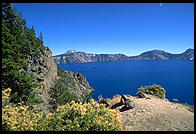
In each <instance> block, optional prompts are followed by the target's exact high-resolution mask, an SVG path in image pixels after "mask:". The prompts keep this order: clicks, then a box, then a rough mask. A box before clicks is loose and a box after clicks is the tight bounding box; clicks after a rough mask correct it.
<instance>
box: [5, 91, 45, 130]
mask: <svg viewBox="0 0 196 134" xmlns="http://www.w3.org/2000/svg"><path fill="white" fill-rule="evenodd" d="M10 93H11V89H10V88H8V89H6V90H3V91H2V103H3V102H4V101H6V100H7V99H8V98H9V96H10ZM43 121H44V114H43V113H41V112H39V111H38V110H36V109H31V110H30V109H29V107H28V106H25V105H24V104H23V103H22V102H21V103H18V104H8V105H6V106H3V107H2V128H3V130H7V131H24V130H39V127H40V124H42V123H43Z"/></svg>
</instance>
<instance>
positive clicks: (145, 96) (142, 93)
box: [137, 92, 149, 98]
mask: <svg viewBox="0 0 196 134" xmlns="http://www.w3.org/2000/svg"><path fill="white" fill-rule="evenodd" d="M137 96H138V97H139V98H149V97H148V95H147V94H146V93H144V92H138V93H137Z"/></svg>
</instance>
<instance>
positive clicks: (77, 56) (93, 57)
mask: <svg viewBox="0 0 196 134" xmlns="http://www.w3.org/2000/svg"><path fill="white" fill-rule="evenodd" d="M53 58H54V61H55V62H56V63H57V64H68V63H83V62H107V61H126V60H193V59H194V50H193V49H187V50H186V51H185V52H184V53H181V54H171V53H168V52H165V51H162V50H152V51H148V52H144V53H142V54H140V55H138V56H130V57H129V56H126V55H124V54H88V53H85V52H77V51H75V50H69V51H68V52H66V53H64V54H62V55H56V56H53Z"/></svg>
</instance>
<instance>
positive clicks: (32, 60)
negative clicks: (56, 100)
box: [20, 47, 93, 112]
mask: <svg viewBox="0 0 196 134" xmlns="http://www.w3.org/2000/svg"><path fill="white" fill-rule="evenodd" d="M70 53H71V52H70ZM57 69H58V68H57V65H56V63H55V62H54V60H53V58H52V53H51V51H50V50H49V48H47V47H46V48H45V49H44V50H41V55H39V56H38V55H34V54H29V56H28V63H27V67H26V68H23V69H21V70H20V72H24V73H26V74H28V75H31V76H33V77H34V78H35V82H36V83H38V84H39V85H40V87H38V88H36V89H34V91H33V92H34V93H36V95H37V97H38V98H40V99H41V100H42V101H43V103H41V104H36V105H35V106H34V107H36V108H38V109H41V110H44V111H46V112H47V111H48V108H49V107H50V104H49V101H50V99H51V98H50V95H49V90H50V88H51V87H52V86H53V84H54V82H55V80H56V79H59V78H60V76H58V74H57ZM65 72H67V71H65ZM66 81H69V83H67V88H68V89H69V90H70V92H72V93H73V94H75V95H76V96H78V97H79V98H82V97H84V96H85V95H87V94H90V93H91V92H92V91H93V89H92V88H91V87H90V85H89V83H88V82H87V80H86V78H85V77H84V76H82V75H81V74H78V73H74V72H67V77H66Z"/></svg>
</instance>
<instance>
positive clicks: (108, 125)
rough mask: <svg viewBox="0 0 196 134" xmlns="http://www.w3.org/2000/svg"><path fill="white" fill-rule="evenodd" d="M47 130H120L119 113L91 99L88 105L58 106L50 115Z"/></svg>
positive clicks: (120, 120)
mask: <svg viewBox="0 0 196 134" xmlns="http://www.w3.org/2000/svg"><path fill="white" fill-rule="evenodd" d="M47 129H48V130H59V131H62V130H69V131H71V130H76V131H85V130H86V131H93V130H94V131H111V130H121V129H122V118H121V116H120V113H119V111H116V110H112V109H109V108H106V107H105V106H104V105H103V104H98V103H97V102H95V101H94V100H93V99H91V100H90V103H85V104H82V103H76V102H74V101H72V102H70V103H67V104H66V105H63V106H59V107H58V108H57V112H56V113H55V114H53V115H52V119H51V121H50V122H49V124H48V128H47Z"/></svg>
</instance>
